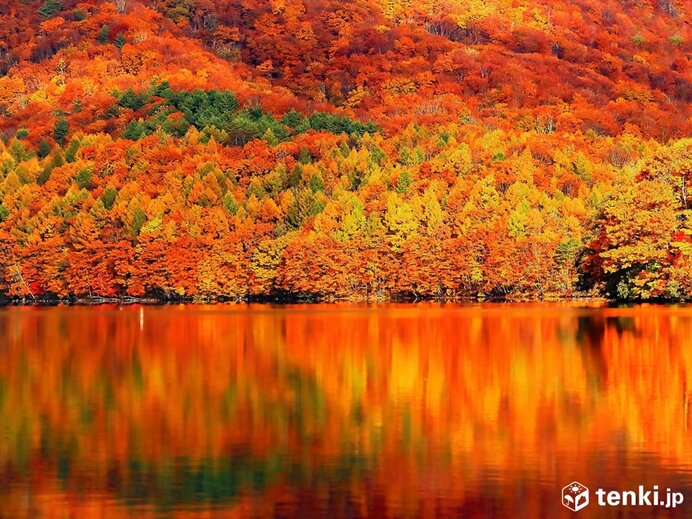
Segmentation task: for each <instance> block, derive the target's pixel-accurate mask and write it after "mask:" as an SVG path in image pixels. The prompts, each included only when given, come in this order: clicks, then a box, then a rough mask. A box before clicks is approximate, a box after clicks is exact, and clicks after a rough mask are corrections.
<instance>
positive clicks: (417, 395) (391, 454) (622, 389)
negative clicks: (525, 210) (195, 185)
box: [0, 304, 692, 519]
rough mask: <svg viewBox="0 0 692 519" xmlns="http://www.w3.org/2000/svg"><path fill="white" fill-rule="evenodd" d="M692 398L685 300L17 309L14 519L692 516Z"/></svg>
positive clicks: (11, 335) (7, 500) (3, 447)
mask: <svg viewBox="0 0 692 519" xmlns="http://www.w3.org/2000/svg"><path fill="white" fill-rule="evenodd" d="M691 396H692V308H689V307H687V308H684V307H678V308H673V307H656V306H646V307H635V308H628V309H599V308H585V307H581V308H579V307H574V306H568V305H545V304H536V305H482V306H481V305H476V306H457V305H432V304H431V305H410V306H407V305H403V306H396V305H395V306H382V307H363V306H342V305H336V306H335V305H318V306H291V307H282V308H272V307H267V306H212V307H147V308H140V307H128V308H123V309H120V308H116V307H99V308H48V309H28V308H21V309H20V308H9V309H2V310H0V517H2V518H24V517H26V518H29V517H31V518H34V517H48V518H53V517H55V518H63V517H70V518H71V517H75V518H83V517H84V518H90V517H105V518H110V517H126V516H127V517H130V516H137V517H208V518H211V517H222V518H225V517H228V518H254V517H258V518H265V517H267V518H312V517H316V518H321V517H329V518H330V519H336V518H359V517H375V518H409V517H411V518H413V517H415V518H418V517H420V518H448V517H449V518H452V517H454V518H456V517H464V518H486V517H487V518H493V517H501V518H505V517H506V518H518V517H527V518H556V517H557V518H560V517H692V492H690V489H691V488H692V428H691V426H692V418H691V417H690V397H691ZM573 480H578V481H580V482H581V483H583V484H585V485H586V486H588V487H591V488H592V489H595V488H597V487H603V488H608V489H620V490H626V489H630V488H637V486H638V485H640V484H643V485H659V486H660V487H661V488H665V487H672V488H674V489H676V490H679V491H683V492H685V496H686V499H687V501H688V502H687V503H686V505H687V506H685V505H683V508H681V509H678V510H677V511H675V512H673V511H671V510H665V509H660V508H658V509H652V508H631V507H622V508H610V509H607V508H600V507H598V506H596V505H594V504H593V503H592V504H591V505H590V506H589V507H588V508H587V509H585V510H583V511H581V512H578V513H577V515H576V516H575V515H574V513H573V512H570V511H569V510H567V509H565V508H563V507H562V505H561V494H560V492H561V488H562V486H564V485H566V484H567V483H569V482H571V481H573ZM592 501H593V495H592Z"/></svg>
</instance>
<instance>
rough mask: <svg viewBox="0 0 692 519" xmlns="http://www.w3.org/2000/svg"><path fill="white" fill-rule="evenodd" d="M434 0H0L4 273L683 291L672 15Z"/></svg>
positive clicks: (101, 279)
mask: <svg viewBox="0 0 692 519" xmlns="http://www.w3.org/2000/svg"><path fill="white" fill-rule="evenodd" d="M39 4H40V5H39ZM441 4H442V3H441V2H428V3H426V2H423V3H422V4H421V6H419V7H415V8H414V7H413V6H411V5H409V4H407V3H405V2H402V3H398V2H391V1H383V2H380V3H378V4H371V3H367V4H366V3H361V2H357V1H355V0H353V1H351V2H338V3H336V2H331V1H329V0H324V1H323V2H317V3H309V4H303V3H302V2H301V1H300V0H286V1H276V2H269V3H268V4H266V5H265V4H260V3H257V5H254V4H253V3H252V2H243V3H242V5H240V4H239V5H236V3H235V2H214V1H211V0H204V1H202V0H197V1H194V2H193V1H191V0H187V1H184V2H158V1H157V2H149V3H147V5H144V4H143V3H141V2H136V1H134V0H119V1H117V2H115V3H109V2H104V3H101V2H80V3H78V2H74V1H68V0H65V1H62V2H59V1H52V0H46V1H45V2H43V3H37V2H9V3H8V5H6V6H3V7H0V16H2V19H3V21H4V22H5V23H4V24H3V28H2V29H0V32H2V35H3V36H5V40H4V41H3V43H2V44H0V74H1V76H0V112H1V113H2V115H3V117H2V118H0V136H1V137H2V144H0V153H1V157H0V292H2V293H5V294H7V295H11V296H17V297H28V298H41V297H53V296H55V297H68V296H71V297H80V298H81V297H88V296H96V295H100V296H108V297H119V296H125V295H130V296H142V295H147V294H148V295H155V296H157V297H161V298H181V297H184V298H197V299H217V298H221V297H224V298H232V299H239V298H247V297H252V296H267V295H277V294H283V295H292V296H310V297H324V298H333V297H337V298H387V297H397V296H412V297H544V296H569V295H574V294H579V293H590V294H595V293H601V294H604V295H607V296H608V297H612V298H619V299H652V298H665V299H687V298H689V297H690V294H692V291H691V288H692V280H691V278H692V261H691V255H692V220H691V215H690V200H689V198H690V194H689V193H690V182H691V178H690V177H691V173H690V168H691V164H692V158H691V156H690V154H691V151H690V149H691V148H692V142H691V141H690V139H689V138H687V137H688V136H689V134H690V121H689V118H688V117H687V114H688V113H689V105H690V103H689V101H690V78H689V73H688V71H689V70H690V67H689V59H688V56H689V53H688V52H687V51H688V50H689V42H688V34H687V33H688V28H687V26H686V25H685V24H684V23H683V20H682V19H683V14H684V12H683V11H682V7H681V6H678V5H677V4H674V3H670V2H669V3H667V4H666V5H663V4H662V3H661V2H657V3H656V5H655V6H652V5H649V4H647V3H640V4H636V5H634V4H632V5H629V4H628V5H627V6H622V5H620V4H619V3H618V4H617V5H615V4H613V5H610V2H606V3H605V4H603V3H599V4H598V5H596V4H593V3H590V2H586V1H581V2H576V3H574V2H570V3H562V2H555V3H551V4H550V5H548V4H542V3H535V4H533V3H532V4H527V5H525V6H522V7H521V9H517V7H516V6H514V5H513V4H512V5H510V4H505V3H504V2H502V1H497V2H494V3H492V5H490V4H488V5H486V4H487V3H480V4H478V5H476V3H474V2H468V1H461V0H459V1H455V2H451V3H449V5H447V4H445V5H446V8H445V9H442V5H441ZM616 22H617V23H616ZM508 24H509V25H508Z"/></svg>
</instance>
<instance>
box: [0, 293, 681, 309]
mask: <svg viewBox="0 0 692 519" xmlns="http://www.w3.org/2000/svg"><path fill="white" fill-rule="evenodd" d="M559 302H582V303H590V304H593V303H599V304H603V305H626V304H639V303H644V302H650V303H659V304H678V303H684V302H685V301H662V300H654V301H624V300H614V299H609V298H607V297H604V296H602V295H598V294H588V293H584V294H577V295H571V296H561V295H552V294H548V295H543V296H527V295H521V296H515V297H507V296H505V297H470V296H444V297H430V296H427V297H421V296H415V295H413V294H397V295H394V296H388V297H382V296H379V297H367V296H364V297H358V296H353V297H337V296H318V295H312V294H310V295H308V294H303V295H301V294H275V295H260V296H246V297H241V298H236V297H214V298H212V297H209V298H203V297H155V296H141V297H134V296H123V297H101V296H93V297H63V298H59V297H35V298H32V297H16V296H15V297H8V296H5V295H0V308H2V307H49V306H75V307H76V306H101V305H118V306H131V305H143V306H167V305H174V306H177V305H191V306H195V305H227V304H265V305H295V304H306V305H318V304H330V303H356V304H358V303H362V304H416V303H456V304H477V303H498V304H499V303H559Z"/></svg>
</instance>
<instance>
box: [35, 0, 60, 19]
mask: <svg viewBox="0 0 692 519" xmlns="http://www.w3.org/2000/svg"><path fill="white" fill-rule="evenodd" d="M60 11H62V1H61V0H45V2H43V5H42V6H41V7H40V8H39V10H38V14H40V15H41V16H43V17H44V18H50V17H51V16H55V15H56V14H58V13H59V12H60Z"/></svg>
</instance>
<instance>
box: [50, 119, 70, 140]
mask: <svg viewBox="0 0 692 519" xmlns="http://www.w3.org/2000/svg"><path fill="white" fill-rule="evenodd" d="M69 132H70V125H69V123H68V122H67V119H65V118H64V117H60V118H58V120H57V121H56V122H55V126H53V139H55V142H57V143H58V144H60V146H63V145H64V144H65V139H67V134H68V133H69Z"/></svg>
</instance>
